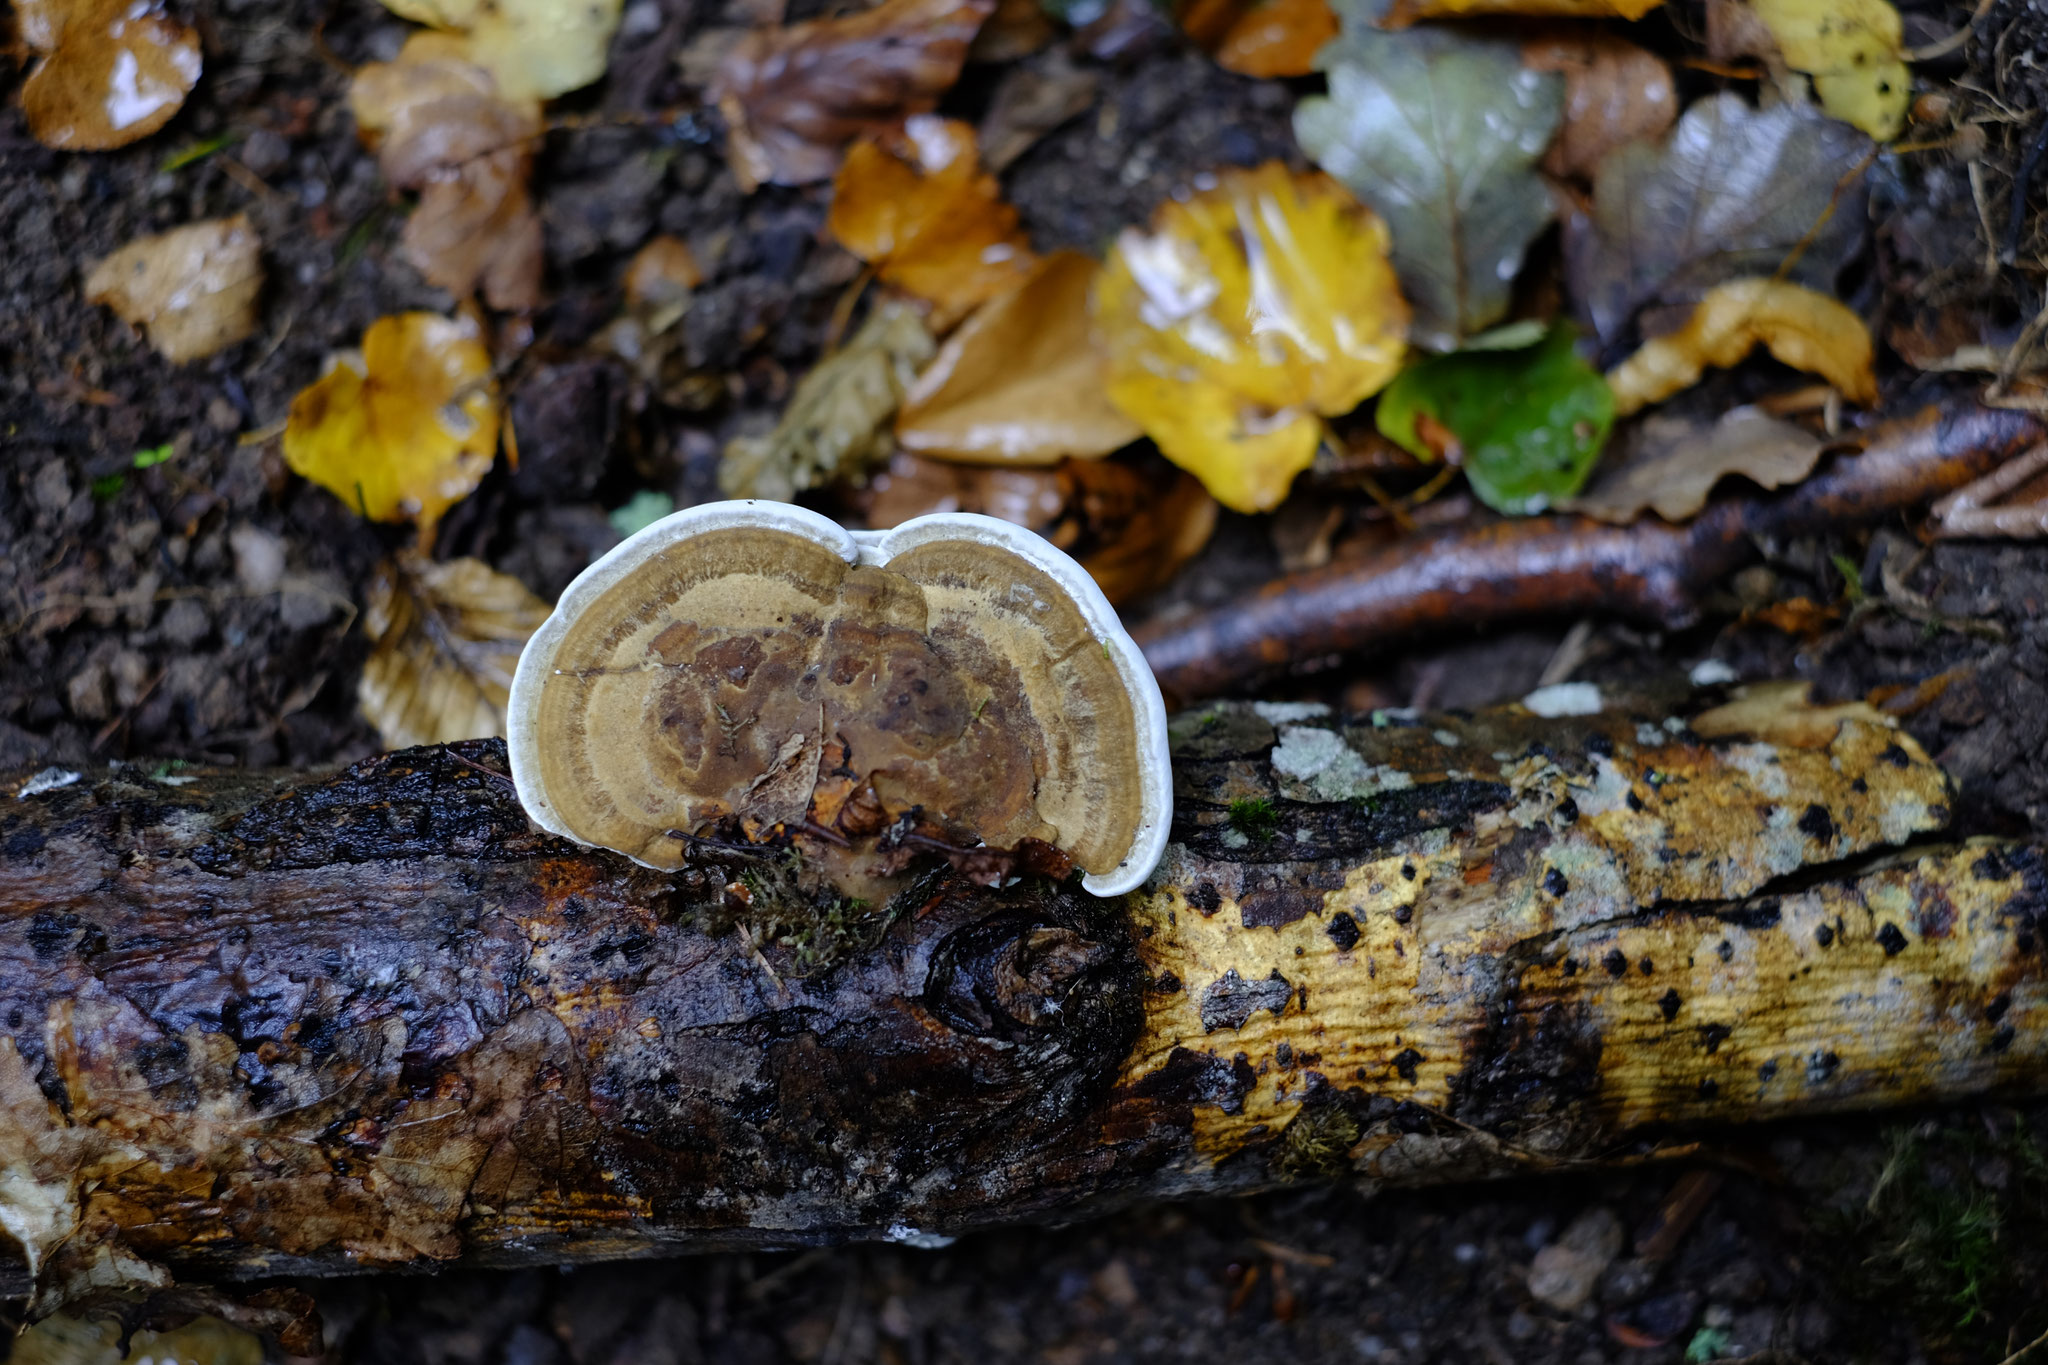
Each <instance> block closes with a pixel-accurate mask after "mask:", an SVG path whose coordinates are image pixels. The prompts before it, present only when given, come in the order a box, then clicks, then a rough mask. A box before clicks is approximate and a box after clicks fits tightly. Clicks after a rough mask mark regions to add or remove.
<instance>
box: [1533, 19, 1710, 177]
mask: <svg viewBox="0 0 2048 1365" xmlns="http://www.w3.org/2000/svg"><path fill="white" fill-rule="evenodd" d="M1522 61H1523V63H1524V64H1525V65H1526V66H1528V67H1529V69H1530V70H1532V71H1555V72H1557V73H1558V74H1559V75H1561V76H1563V77H1564V124H1563V126H1562V127H1560V128H1559V129H1558V130H1557V137H1556V139H1555V140H1554V141H1553V142H1552V143H1551V144H1550V150H1549V151H1548V152H1547V153H1545V154H1544V157H1543V169H1544V170H1546V171H1548V172H1550V173H1551V174H1552V175H1556V176H1570V177H1577V178H1579V179H1582V180H1590V179H1592V178H1593V173H1594V172H1595V171H1597V170H1598V169H1599V167H1600V163H1601V162H1602V161H1603V160H1605V159H1606V157H1607V154H1608V153H1609V152H1611V151H1613V150H1614V149H1615V148H1617V147H1620V146H1624V145H1626V144H1627V143H1630V142H1635V141H1638V140H1640V139H1643V138H1655V137H1660V136H1662V135H1663V133H1664V130H1665V129H1667V128H1669V127H1670V126H1671V121H1672V120H1673V119H1675V118H1677V117H1678V86H1677V83H1676V82H1675V81H1673V80H1672V78H1671V68H1670V67H1668V66H1666V65H1665V64H1664V59H1663V58H1662V57H1659V56H1657V55H1656V54H1655V53H1652V52H1648V51H1645V50H1644V49H1642V48H1640V47H1637V46H1636V45H1635V44H1634V43H1631V42H1628V41H1626V40H1625V39H1621V38H1617V37H1615V36H1614V35H1612V34H1606V33H1593V34H1585V35H1580V34H1577V33H1566V32H1559V33H1557V34H1556V35H1554V36H1551V37H1545V38H1536V39H1531V40H1530V41H1529V42H1527V43H1525V44H1523V46H1522Z"/></svg>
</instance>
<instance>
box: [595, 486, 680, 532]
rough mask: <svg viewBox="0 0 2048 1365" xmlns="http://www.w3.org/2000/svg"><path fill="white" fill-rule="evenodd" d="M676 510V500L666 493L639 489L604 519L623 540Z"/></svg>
mask: <svg viewBox="0 0 2048 1365" xmlns="http://www.w3.org/2000/svg"><path fill="white" fill-rule="evenodd" d="M675 510H676V500H675V499H674V498H672V497H670V496H669V495H668V494H666V493H655V492H652V491H650V490H648V489H645V488H643V489H641V490H640V491H639V492H638V493H635V494H634V495H633V496H632V497H630V498H628V499H626V505H625V506H623V507H614V508H613V509H612V510H611V512H610V514H609V515H607V516H606V517H605V520H606V521H609V522H610V523H611V524H612V529H613V530H614V531H617V532H618V533H619V535H620V536H621V537H622V538H623V537H625V536H630V535H635V534H637V533H639V532H641V531H644V530H646V529H647V528H648V527H650V526H652V525H654V523H655V522H657V521H660V520H661V519H662V518H663V517H665V516H667V515H668V514H669V513H671V512H673V511H675Z"/></svg>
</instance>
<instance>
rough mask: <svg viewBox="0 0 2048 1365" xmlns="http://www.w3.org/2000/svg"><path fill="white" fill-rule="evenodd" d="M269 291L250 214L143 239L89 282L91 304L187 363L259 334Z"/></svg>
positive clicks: (109, 261)
mask: <svg viewBox="0 0 2048 1365" xmlns="http://www.w3.org/2000/svg"><path fill="white" fill-rule="evenodd" d="M262 288H263V244H262V243H261V242H260V241H258V240H257V238H256V229H254V228H253V227H251V226H249V215H248V214H246V213H238V214H236V215H235V216H234V217H232V218H215V219H211V220H209V221H207V222H204V223H190V224H187V225H186V226H184V227H181V228H173V229H172V230H171V231H169V232H160V233H157V234H156V235H155V236H152V237H138V238H136V239H135V240H134V241H132V242H130V243H128V245H126V246H124V247H122V248H121V249H120V250H119V251H116V252H115V253H114V254H113V255H111V256H109V257H107V258H106V259H105V260H103V261H101V262H100V263H99V264H98V265H96V266H94V267H93V268H92V273H91V274H89V275H87V276H86V277H85V297H86V301H87V302H88V303H104V304H106V305H107V306H108V307H109V308H112V309H113V310H114V311H115V312H116V313H118V314H120V316H121V320H122V321H123V322H126V323H128V324H129V325H130V326H133V327H137V328H140V329H141V330H142V332H143V333H144V335H146V336H147V337H148V338H149V344H150V345H152V346H154V347H156V349H157V350H158V351H159V352H160V353H161V354H162V355H163V357H164V358H165V359H166V360H170V361H174V362H176V363H178V364H181V365H182V364H184V363H185V362H186V361H188V360H198V359H200V358H201V357H203V356H209V355H212V354H213V353H214V352H215V351H218V350H221V349H223V348H225V347H228V346H232V345H233V344H234V343H236V342H237V341H240V340H242V338H244V337H246V336H248V335H249V334H250V333H251V332H253V331H255V330H256V295H257V293H258V292H259V291H260V290H261V289H262Z"/></svg>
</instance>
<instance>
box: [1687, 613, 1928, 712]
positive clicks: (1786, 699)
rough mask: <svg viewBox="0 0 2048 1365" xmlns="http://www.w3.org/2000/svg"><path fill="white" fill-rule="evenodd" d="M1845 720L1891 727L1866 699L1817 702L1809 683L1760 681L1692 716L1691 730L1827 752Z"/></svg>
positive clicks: (1740, 688) (1742, 687) (1749, 684)
mask: <svg viewBox="0 0 2048 1365" xmlns="http://www.w3.org/2000/svg"><path fill="white" fill-rule="evenodd" d="M1797 600H1799V601H1805V599H1804V598H1800V599H1797ZM1806 605H1807V606H1808V607H1812V606H1813V604H1812V603H1811V602H1807V603H1806ZM1849 721H1862V722H1867V723H1869V724H1873V725H1880V726H1884V727H1887V728H1889V727H1890V726H1891V724H1892V722H1891V720H1890V719H1889V718H1887V717H1886V716H1885V715H1884V713H1883V712H1881V711H1879V710H1878V709H1877V708H1876V707H1874V706H1872V705H1871V704H1870V703H1869V702H1867V701H1845V702H1837V703H1835V704H1833V705H1826V704H1822V703H1818V702H1815V701H1814V700H1813V684H1812V683H1810V682H1764V683H1748V684H1745V685H1744V686H1741V687H1738V688H1736V689H1735V691H1734V693H1733V694H1732V695H1731V696H1730V698H1729V700H1727V701H1726V702H1723V703H1722V704H1721V705H1719V706H1716V707H1714V708H1713V709H1712V710H1710V711H1702V712H1700V713H1699V714H1698V715H1697V716H1694V717H1693V718H1692V721H1691V723H1690V726H1689V728H1690V729H1691V730H1692V732H1693V733H1694V734H1696V735H1698V736H1699V737H1700V738H1702V739H1730V738H1733V737H1735V736H1737V735H1742V736H1747V737H1748V738H1750V739H1755V740H1761V741H1762V742H1764V743H1765V744H1776V745H1780V746H1782V747H1785V748H1788V749H1825V748H1827V747H1828V746H1829V745H1830V744H1833V743H1834V742H1835V737H1836V736H1837V735H1838V734H1839V733H1840V732H1841V729H1842V726H1843V724H1844V723H1845V722H1849Z"/></svg>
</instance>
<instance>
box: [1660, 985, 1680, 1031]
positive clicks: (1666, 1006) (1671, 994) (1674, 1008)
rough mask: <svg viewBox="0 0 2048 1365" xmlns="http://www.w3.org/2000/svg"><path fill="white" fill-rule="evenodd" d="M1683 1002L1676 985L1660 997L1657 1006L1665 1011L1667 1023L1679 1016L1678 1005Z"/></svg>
mask: <svg viewBox="0 0 2048 1365" xmlns="http://www.w3.org/2000/svg"><path fill="white" fill-rule="evenodd" d="M1681 1003H1682V1002H1681V1001H1680V1000H1679V998H1678V990H1677V988H1676V987H1673V988H1672V989H1670V990H1668V991H1666V992H1664V994H1663V995H1662V996H1661V997H1659V998H1658V1000H1657V1008H1658V1009H1660V1010H1662V1011H1664V1022H1665V1023H1667V1024H1668V1023H1670V1022H1671V1021H1672V1020H1673V1019H1676V1018H1677V1017H1678V1007H1679V1005H1680V1004H1681Z"/></svg>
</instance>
